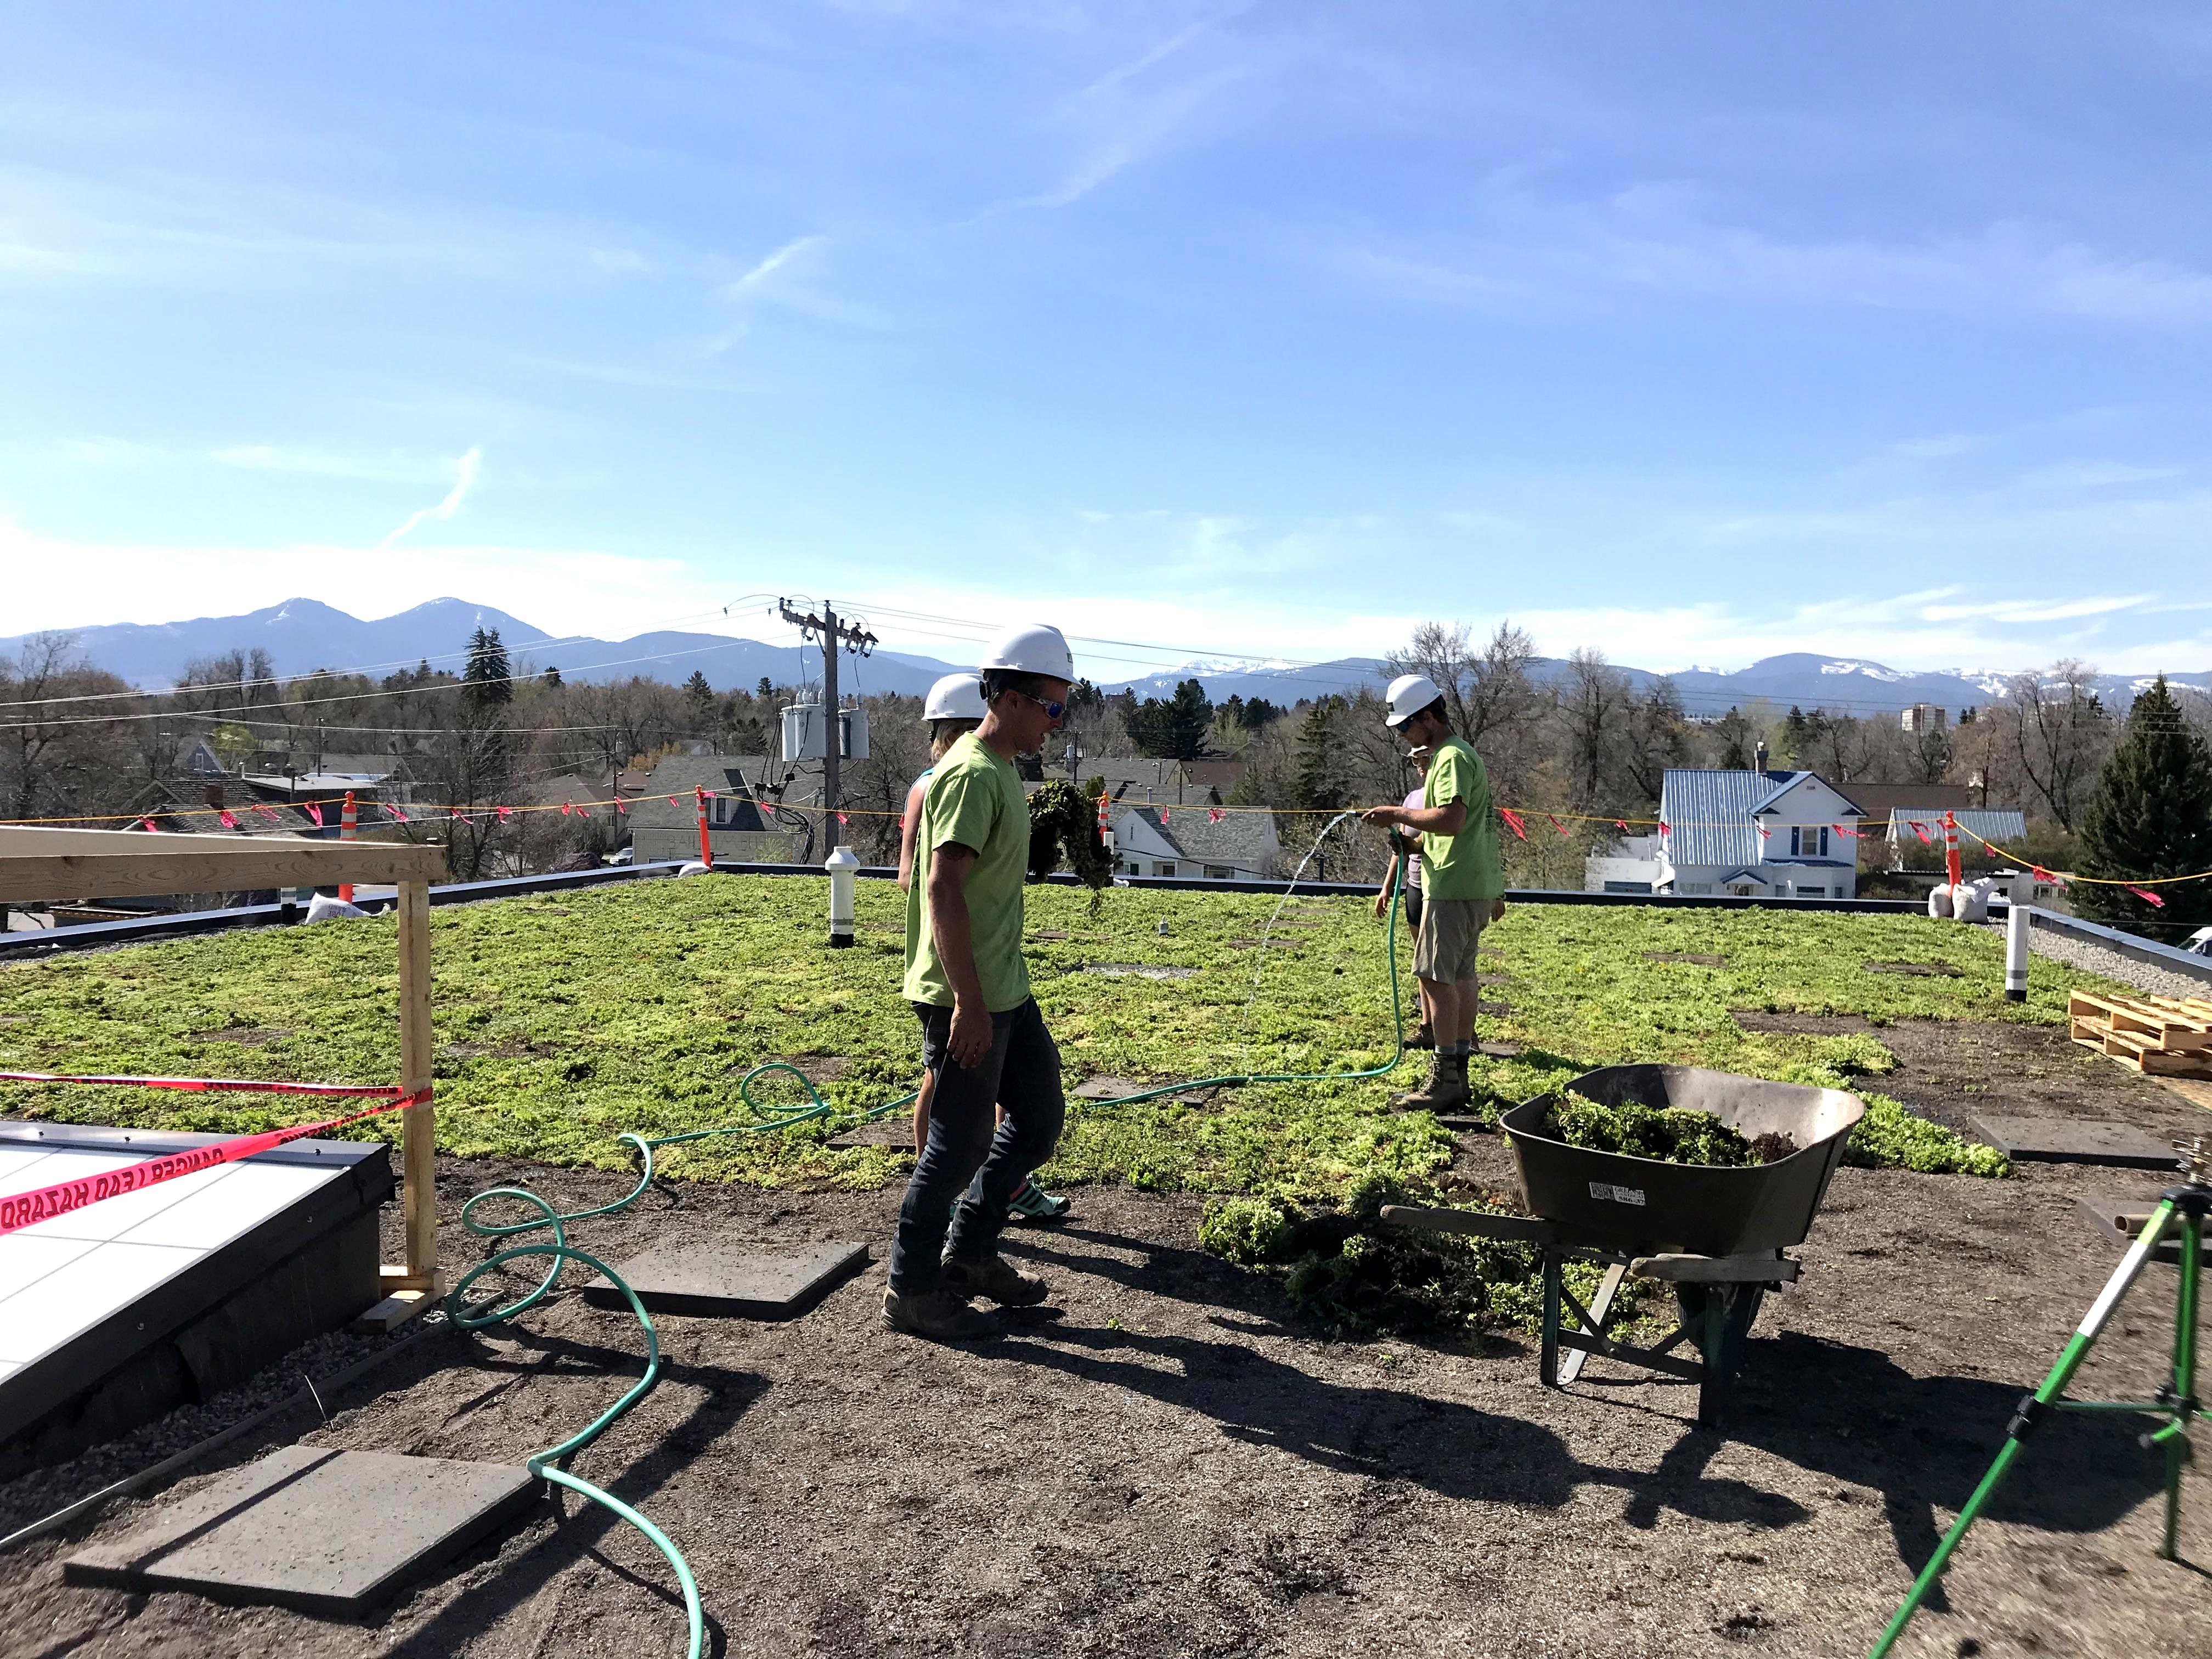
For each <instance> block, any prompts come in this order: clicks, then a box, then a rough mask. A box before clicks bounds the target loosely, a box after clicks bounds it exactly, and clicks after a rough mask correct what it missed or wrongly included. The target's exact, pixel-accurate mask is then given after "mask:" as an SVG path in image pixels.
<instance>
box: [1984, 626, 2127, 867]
mask: <svg viewBox="0 0 2212 1659" xmlns="http://www.w3.org/2000/svg"><path fill="white" fill-rule="evenodd" d="M2096 680H2097V671H2096V670H2095V669H2093V668H2092V667H2090V666H2089V665H2087V664H2086V663H2083V662H2081V661H2080V660H2079V659H2075V658H2073V657H2066V658H2062V659H2060V660H2059V661H2057V662H2055V663H2053V664H2051V666H2050V668H2049V669H2048V670H2046V671H2045V672H2043V673H2041V674H2032V673H2031V674H2021V675H2018V676H2016V677H2015V678H2014V680H2013V682H2012V684H2010V686H2009V687H2008V688H2007V690H2008V692H2009V694H2010V701H2011V702H2012V704H2013V706H2014V713H2015V717H2016V720H2017V724H2016V725H2015V728H2014V734H2013V741H2014V745H2015V752H2016V753H2017V754H2018V756H2019V757H2020V765H2021V771H2022V772H2023V773H2025V774H2026V775H2027V781H2028V782H2029V784H2030V785H2032V786H2033V788H2034V790H2035V793H2037V794H2039V795H2040V796H2042V797H2043V802H2044V805H2045V806H2047V807H2048V808H2049V809H2050V811H2051V817H2054V818H2056V819H2057V820H2058V823H2059V825H2060V827H2062V828H2063V829H2069V830H2071V829H2073V828H2074V823H2075V819H2076V818H2077V817H2079V816H2080V815H2081V806H2082V803H2083V800H2084V799H2085V797H2086V796H2087V792H2088V788H2089V786H2090V785H2091V784H2092V783H2093V782H2095V781H2096V777H2097V773H2098V770H2099V769H2100V767H2102V766H2103V764H2104V760H2105V754H2106V750H2108V749H2109V748H2110V747H2111V746H2112V718H2111V716H2110V715H2108V714H2106V712H2105V707H2104V704H2103V703H2102V702H2100V701H2099V699H2098V696H2097V685H2096Z"/></svg>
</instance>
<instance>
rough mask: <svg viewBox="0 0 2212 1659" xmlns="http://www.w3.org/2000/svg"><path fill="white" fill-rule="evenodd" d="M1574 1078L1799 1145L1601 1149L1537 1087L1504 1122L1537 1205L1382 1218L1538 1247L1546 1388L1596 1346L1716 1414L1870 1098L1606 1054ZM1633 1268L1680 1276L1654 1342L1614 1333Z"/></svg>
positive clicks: (1579, 1086)
mask: <svg viewBox="0 0 2212 1659" xmlns="http://www.w3.org/2000/svg"><path fill="white" fill-rule="evenodd" d="M1567 1087H1568V1088H1569V1089H1571V1090H1572V1091H1574V1092H1575V1093H1577V1094H1579V1095H1582V1096H1583V1097H1586V1098H1588V1099H1590V1100H1595V1101H1598V1102H1600V1103H1603V1104H1606V1105H1619V1104H1620V1103H1623V1102H1625V1101H1641V1102H1642V1103H1644V1104H1645V1105H1647V1106H1653V1107H1660V1108H1664V1107H1668V1106H1687V1107H1692V1108H1695V1109H1699V1110H1700V1111H1707V1112H1711V1113H1712V1114H1713V1115H1714V1116H1716V1117H1717V1118H1719V1119H1720V1120H1721V1121H1723V1123H1725V1124H1727V1125H1728V1126H1729V1127H1730V1128H1732V1129H1734V1130H1735V1131H1736V1132H1737V1133H1739V1134H1741V1135H1742V1136H1743V1137H1744V1138H1745V1139H1748V1140H1756V1139H1759V1137H1760V1136H1762V1135H1768V1134H1783V1135H1786V1136H1788V1137H1789V1139H1790V1143H1791V1144H1792V1145H1794V1146H1796V1149H1797V1150H1796V1151H1795V1152H1791V1153H1790V1154H1789V1155H1788V1156H1787V1157H1784V1158H1777V1159H1776V1160H1774V1161H1773V1162H1772V1163H1770V1164H1752V1165H1749V1166H1747V1167H1745V1168H1741V1169H1723V1168H1720V1167H1717V1166H1716V1165H1712V1164H1669V1163H1663V1162H1661V1161H1660V1160H1658V1159H1656V1158H1634V1157H1631V1156H1629V1155H1628V1154H1626V1153H1625V1152H1591V1151H1589V1150H1588V1149H1586V1148H1584V1147H1581V1146H1569V1145H1568V1144H1567V1143H1566V1142H1565V1141H1563V1140H1560V1139H1557V1138H1556V1137H1555V1136H1553V1134H1551V1133H1549V1132H1548V1129H1547V1125H1548V1123H1549V1121H1550V1117H1551V1109H1552V1107H1553V1104H1554V1103H1555V1102H1556V1101H1557V1099H1558V1097H1557V1096H1556V1095H1548V1094H1547V1095H1539V1096H1537V1097H1535V1098H1534V1099H1533V1100H1528V1101H1523V1102H1522V1103H1521V1104H1520V1105H1518V1106H1516V1107H1514V1108H1513V1109H1511V1110H1510V1111H1508V1112H1507V1113H1506V1114H1505V1115H1504V1118H1503V1119H1501V1120H1500V1121H1499V1127H1500V1128H1501V1129H1502V1130H1503V1131H1504V1134H1505V1138H1506V1140H1507V1141H1508V1142H1509V1143H1510V1145H1511V1146H1512V1148H1513V1161H1514V1164H1515V1165H1516V1168H1517V1170H1518V1171H1519V1174H1520V1177H1521V1196H1522V1202H1523V1205H1524V1206H1525V1207H1526V1208H1527V1209H1528V1211H1529V1212H1530V1213H1529V1214H1528V1215H1527V1216H1509V1215H1490V1214H1486V1213H1484V1212H1481V1211H1478V1210H1455V1209H1422V1208H1419V1207H1416V1206H1410V1205H1397V1204H1394V1205H1389V1206H1385V1207H1384V1209H1383V1220H1384V1221H1386V1222H1389V1223H1391V1224H1393V1225H1397V1226H1401V1227H1410V1228H1414V1229H1418V1230H1419V1231H1426V1232H1441V1233H1458V1234H1462V1235H1466V1236H1471V1237H1480V1238H1495V1239H1503V1240H1506V1241H1508V1242H1510V1243H1519V1244H1529V1245H1533V1246H1534V1247H1535V1249H1536V1251H1537V1254H1538V1255H1539V1257H1540V1259H1541V1263H1542V1267H1543V1281H1544V1323H1543V1338H1542V1346H1541V1351H1540V1353H1539V1357H1538V1361H1537V1365H1538V1370H1537V1375H1538V1376H1539V1377H1540V1378H1541V1381H1542V1382H1543V1383H1544V1385H1545V1386H1546V1387H1547V1388H1564V1387H1565V1386H1567V1385H1569V1384H1571V1383H1573V1382H1574V1381H1575V1380H1576V1379H1577V1377H1578V1376H1581V1375H1582V1370H1583V1364H1585V1363H1586V1362H1587V1361H1588V1359H1589V1357H1590V1356H1591V1355H1593V1354H1595V1355H1598V1356H1599V1357H1601V1358H1606V1359H1613V1360H1619V1361H1621V1362H1624V1363H1626V1364H1632V1365H1637V1366H1640V1367H1642V1368H1643V1369H1644V1370H1650V1371H1655V1372H1658V1373H1661V1374H1662V1375H1665V1376H1675V1377H1680V1378H1681V1379H1682V1380H1683V1381H1685V1382H1688V1383H1696V1384H1698V1421H1699V1423H1701V1424H1704V1425H1706V1426H1708V1427H1718V1426H1719V1425H1720V1423H1721V1420H1722V1419H1723V1416H1724V1414H1725V1413H1726V1411H1727V1409H1728V1404H1729V1395H1730V1394H1731V1392H1732V1391H1733V1389H1734V1387H1735V1381H1736V1376H1737V1374H1738V1373H1739V1372H1740V1371H1741V1370H1742V1366H1743V1357H1744V1344H1745V1340H1746V1338H1747V1336H1748V1335H1749V1334H1750V1331H1751V1324H1752V1321H1753V1319H1755V1318H1757V1317H1758V1315H1759V1304H1760V1303H1761V1302H1762V1301H1763V1300H1764V1299H1765V1295H1766V1292H1767V1291H1769V1290H1770V1289H1778V1288H1779V1287H1780V1286H1782V1285H1786V1284H1790V1283H1793V1282H1794V1281H1795V1280H1796V1278H1797V1273H1798V1264H1797V1263H1796V1261H1792V1260H1790V1258H1789V1257H1788V1256H1786V1255H1784V1251H1785V1250H1787V1249H1790V1247H1791V1246H1793V1245H1796V1244H1800V1243H1803V1242H1804V1238H1805V1235H1806V1234H1807V1233H1808V1231H1811V1229H1812V1225H1813V1217H1814V1214H1815V1213H1816V1212H1818V1211H1819V1209H1820V1200H1821V1199H1822V1197H1823V1196H1825V1195H1826V1192H1827V1190H1828V1181H1829V1177H1831V1176H1833V1175H1834V1174H1835V1171H1836V1165H1837V1164H1838V1163H1840V1162H1841V1161H1842V1158H1843V1155H1844V1144H1845V1143H1846V1142H1847V1141H1848V1140H1849V1139H1850V1133H1851V1129H1852V1127H1853V1126H1854V1125H1856V1124H1857V1122H1858V1121H1859V1119H1860V1118H1861V1117H1862V1116H1863V1115H1864V1114H1865V1111H1866V1106H1865V1103H1863V1101H1861V1100H1860V1099H1859V1098H1858V1097H1857V1096H1855V1095H1850V1094H1846V1093H1844V1091H1842V1090H1840V1089H1815V1088H1809V1087H1807V1086H1805V1085H1802V1084H1795V1083H1770V1082H1767V1081H1765V1079H1759V1078H1748V1077H1735V1076H1733V1075H1731V1074H1730V1073H1726V1072H1708V1071H1703V1070H1700V1069H1699V1068H1697V1067H1694V1066H1601V1067H1600V1068H1599V1069H1598V1070H1596V1071H1594V1072H1585V1073H1583V1074H1582V1075H1581V1076H1580V1077H1578V1078H1576V1079H1573V1080H1572V1081H1571V1082H1570V1083H1569V1084H1568V1085H1567ZM1570 1261H1590V1262H1597V1263H1601V1264H1603V1266H1604V1268H1605V1272H1604V1274H1603V1276H1602V1277H1601V1279H1599V1281H1598V1287H1597V1291H1596V1293H1595V1295H1593V1296H1592V1297H1590V1300H1589V1305H1588V1306H1584V1305H1583V1303H1582V1302H1581V1300H1580V1299H1579V1298H1577V1297H1576V1295H1575V1294H1574V1292H1573V1291H1570V1290H1569V1289H1568V1288H1567V1286H1566V1281H1565V1267H1566V1264H1567V1263H1568V1262H1570ZM1630 1278H1637V1279H1652V1280H1656V1281H1658V1282H1661V1283H1663V1284H1666V1285H1671V1286H1672V1287H1673V1290H1674V1304H1675V1308H1676V1312H1677V1319H1676V1322H1675V1326H1674V1329H1673V1330H1672V1331H1670V1332H1668V1334H1666V1335H1664V1336H1663V1337H1662V1338H1660V1339H1659V1340H1657V1341H1656V1342H1653V1343H1650V1345H1649V1346H1637V1345H1635V1344H1632V1343H1629V1342H1626V1341H1623V1340H1620V1338H1619V1337H1617V1336H1615V1335H1614V1334H1613V1316H1614V1303H1615V1300H1616V1298H1617V1297H1619V1295H1620V1287H1621V1285H1623V1284H1624V1283H1625V1282H1626V1280H1627V1279H1630Z"/></svg>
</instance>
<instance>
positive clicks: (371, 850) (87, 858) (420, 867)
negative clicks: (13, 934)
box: [0, 830, 446, 904]
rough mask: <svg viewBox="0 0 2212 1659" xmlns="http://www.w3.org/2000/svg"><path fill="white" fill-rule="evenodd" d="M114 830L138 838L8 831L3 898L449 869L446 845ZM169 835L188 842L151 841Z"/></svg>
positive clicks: (248, 886) (1, 872)
mask: <svg viewBox="0 0 2212 1659" xmlns="http://www.w3.org/2000/svg"><path fill="white" fill-rule="evenodd" d="M53 833H58V834H62V835H69V834H71V833H75V834H101V833H112V832H101V831H76V832H70V831H66V830H64V831H58V832H53ZM116 838H117V839H118V840H120V841H124V842H136V843H137V845H136V846H135V847H132V848H129V849H128V850H122V849H118V850H115V851H109V850H106V848H102V849H101V850H100V851H97V852H92V851H78V850H74V849H72V850H65V851H58V852H52V853H44V852H35V851H32V850H29V848H28V847H27V845H26V844H25V843H23V842H18V841H15V839H14V838H12V837H10V838H9V840H8V842H7V843H6V844H5V845H0V904H23V903H29V902H35V901H38V900H41V899H71V898H125V897H131V896H144V895H149V894H162V893H244V892H252V891H255V890H258V889H261V888H264V887H327V886H331V885H333V884H336V883H338V882H343V881H353V882H393V883H399V884H404V883H406V882H410V881H417V882H428V881H429V880H430V879H431V878H433V877H435V876H438V875H441V874H443V873H444V871H445V863H446V854H445V849H444V848H441V847H437V846H431V845H425V846H408V845H402V844H399V843H396V842H368V841H353V842H309V841H289V840H277V839H275V838H273V837H272V838H270V839H268V840H263V839H261V838H259V837H257V836H143V835H142V836H129V835H120V834H118V835H117V837H116ZM164 841H176V842H189V843H191V845H188V846H182V847H179V848H175V849H173V850H172V849H170V848H156V847H155V846H153V845H151V844H150V843H153V842H164ZM210 842H213V843H215V844H214V845H212V846H210V845H209V843H210ZM111 845H112V843H111Z"/></svg>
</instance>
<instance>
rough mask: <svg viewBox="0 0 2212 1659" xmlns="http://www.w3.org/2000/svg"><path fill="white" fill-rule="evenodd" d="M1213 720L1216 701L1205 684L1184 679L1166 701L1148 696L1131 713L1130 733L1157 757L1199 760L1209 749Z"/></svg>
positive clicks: (1149, 753) (1148, 753)
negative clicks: (1208, 693)
mask: <svg viewBox="0 0 2212 1659" xmlns="http://www.w3.org/2000/svg"><path fill="white" fill-rule="evenodd" d="M1212 721H1213V703H1212V699H1210V698H1209V697H1207V696H1206V687H1205V686H1204V685H1203V684H1200V682H1199V681H1197V680H1185V681H1183V682H1182V684H1180V685H1178V686H1176V689H1175V696H1172V697H1170V698H1167V699H1166V700H1165V701H1163V700H1162V699H1160V698H1158V697H1147V698H1146V699H1145V701H1144V703H1143V705H1142V706H1141V707H1139V708H1138V709H1137V710H1136V711H1135V712H1134V713H1133V714H1131V715H1130V716H1129V735H1130V737H1131V738H1134V739H1135V740H1136V744H1137V747H1138V748H1139V750H1142V751H1143V752H1144V753H1146V754H1147V755H1150V756H1152V757H1153V758H1154V759H1156V760H1196V759H1197V758H1198V757H1199V756H1200V753H1202V752H1203V751H1204V750H1205V748H1206V727H1207V726H1210V725H1211V724H1212Z"/></svg>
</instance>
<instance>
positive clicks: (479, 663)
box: [461, 627, 514, 714]
mask: <svg viewBox="0 0 2212 1659" xmlns="http://www.w3.org/2000/svg"><path fill="white" fill-rule="evenodd" d="M513 701H514V680H513V670H511V669H510V668H509V667H508V666H507V647H505V646H503V645H501V643H500V642H499V629H496V628H493V629H485V628H482V627H479V628H478V629H477V630H476V632H474V633H473V634H471V635H469V665H468V669H467V671H465V673H463V674H462V676H461V707H462V708H465V709H467V710H468V711H469V713H471V714H489V713H490V712H491V711H493V710H494V709H497V708H505V707H506V706H507V704H508V703H511V702H513Z"/></svg>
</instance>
